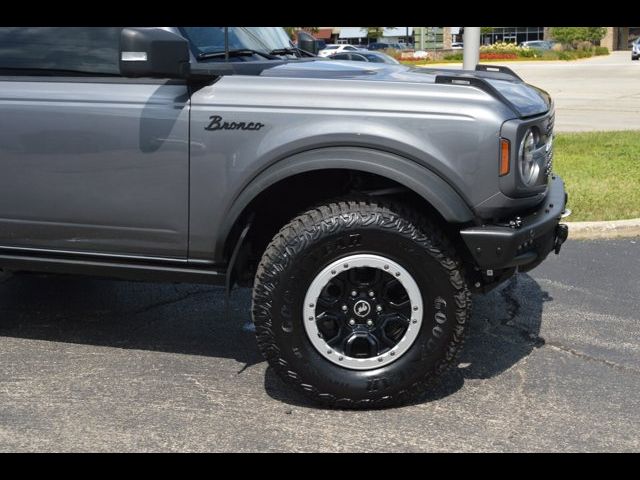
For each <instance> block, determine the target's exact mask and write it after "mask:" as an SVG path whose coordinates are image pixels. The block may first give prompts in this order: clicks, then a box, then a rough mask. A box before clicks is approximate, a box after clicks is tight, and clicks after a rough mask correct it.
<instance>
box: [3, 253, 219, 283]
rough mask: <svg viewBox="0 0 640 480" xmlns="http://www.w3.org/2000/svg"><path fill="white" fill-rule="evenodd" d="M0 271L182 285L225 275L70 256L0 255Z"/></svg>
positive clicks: (212, 280) (208, 271) (210, 281)
mask: <svg viewBox="0 0 640 480" xmlns="http://www.w3.org/2000/svg"><path fill="white" fill-rule="evenodd" d="M0 269H2V270H9V271H14V272H19V271H29V272H43V273H64V274H79V275H96V276H101V277H113V278H120V279H126V280H142V281H150V282H184V283H206V284H213V285H224V282H225V278H226V275H225V272H224V271H221V270H213V269H210V268H209V269H197V268H187V267H178V266H175V265H167V264H165V265H162V264H150V263H128V262H123V261H115V260H114V261H108V260H88V259H79V258H72V257H68V258H65V257H56V256H44V255H42V256H36V255H18V254H10V253H0Z"/></svg>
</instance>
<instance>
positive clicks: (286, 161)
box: [216, 147, 474, 258]
mask: <svg viewBox="0 0 640 480" xmlns="http://www.w3.org/2000/svg"><path fill="white" fill-rule="evenodd" d="M327 169H344V170H356V171H361V172H366V173H372V174H376V175H379V176H381V177H385V178H388V179H390V180H394V181H396V182H398V183H400V184H401V185H404V186H405V187H407V188H408V189H410V190H412V191H414V192H415V193H417V194H418V195H420V196H421V197H422V198H424V199H425V200H426V201H427V202H428V203H429V204H431V205H432V206H433V207H434V208H435V209H436V210H437V211H438V212H439V213H440V215H442V217H443V218H444V219H445V220H446V221H447V222H450V223H468V222H471V221H472V220H473V218H474V215H473V212H472V211H471V209H470V208H469V206H468V205H467V203H466V202H465V201H464V200H463V198H462V197H461V196H460V194H458V193H457V192H456V191H455V189H454V188H453V187H452V186H451V185H450V184H449V183H447V182H446V181H445V180H444V179H443V178H442V177H440V176H439V175H438V174H436V173H435V172H433V171H432V170H429V169H428V168H426V167H424V166H422V165H420V164H419V163H417V162H415V161H413V160H410V159H407V158H405V157H402V156H400V155H397V154H394V153H390V152H385V151H381V150H375V149H371V148H365V147H325V148H318V149H313V150H307V151H304V152H301V153H296V154H294V155H291V156H289V157H285V158H283V159H282V160H279V161H277V162H275V163H274V164H272V165H270V166H269V167H267V168H266V169H265V170H263V171H262V172H260V173H259V174H258V175H257V176H255V177H254V178H253V179H252V180H251V181H250V182H249V183H248V184H247V185H246V186H245V187H244V189H243V190H242V191H241V192H240V193H239V194H238V195H237V196H236V198H235V199H234V201H233V202H232V204H231V207H230V208H229V209H228V211H227V213H226V215H225V217H224V218H225V220H224V223H223V224H222V225H221V226H220V229H219V238H218V241H217V242H216V258H222V256H223V255H224V249H225V245H226V242H227V240H228V236H229V234H230V233H231V230H232V228H233V226H234V225H235V224H236V222H237V220H238V219H239V218H240V215H242V213H243V212H244V210H245V208H246V207H247V206H248V205H249V204H250V203H251V201H252V200H253V199H255V198H256V197H257V196H258V195H259V194H260V193H262V192H263V191H264V190H266V189H267V188H269V187H270V186H272V185H274V184H276V183H278V182H280V181H282V180H284V179H286V178H288V177H291V176H294V175H298V174H300V173H306V172H311V171H314V170H327Z"/></svg>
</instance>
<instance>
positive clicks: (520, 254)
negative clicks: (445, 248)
mask: <svg viewBox="0 0 640 480" xmlns="http://www.w3.org/2000/svg"><path fill="white" fill-rule="evenodd" d="M566 203H567V193H566V192H565V190H564V182H563V181H562V179H561V178H560V177H558V176H557V175H554V176H552V178H551V181H550V183H549V193H548V194H547V196H546V198H545V200H544V202H543V203H542V205H541V206H540V207H539V208H538V209H537V210H536V211H534V212H532V213H530V214H529V215H527V216H524V217H522V218H516V219H514V220H513V221H512V222H511V226H509V225H483V226H481V227H472V228H467V229H464V230H461V231H460V234H461V235H462V239H463V240H464V242H465V243H466V245H467V247H468V248H469V251H470V252H471V255H472V257H473V259H474V260H475V263H476V265H477V267H478V268H479V269H480V270H482V271H485V272H486V271H493V270H502V269H509V268H513V267H518V268H519V269H520V270H521V271H526V270H530V269H531V268H533V267H535V266H536V265H538V264H539V263H540V262H542V261H543V260H544V259H545V258H546V257H547V255H549V253H550V252H551V251H554V250H555V252H556V253H559V252H560V247H561V246H562V244H563V243H564V241H565V240H566V239H567V236H568V230H569V229H568V227H567V226H566V225H564V224H561V223H560V219H561V218H562V214H563V213H564V211H565V206H566ZM491 274H492V273H491Z"/></svg>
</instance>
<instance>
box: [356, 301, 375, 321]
mask: <svg viewBox="0 0 640 480" xmlns="http://www.w3.org/2000/svg"><path fill="white" fill-rule="evenodd" d="M353 313H355V314H356V315H357V316H358V317H360V318H364V317H366V316H367V315H369V314H370V313H371V305H370V304H369V302H367V301H366V300H358V301H357V302H356V303H355V305H354V306H353Z"/></svg>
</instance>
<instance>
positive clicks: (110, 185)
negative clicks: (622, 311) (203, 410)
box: [0, 27, 567, 408]
mask: <svg viewBox="0 0 640 480" xmlns="http://www.w3.org/2000/svg"><path fill="white" fill-rule="evenodd" d="M43 45H46V48H43ZM316 47H317V45H316ZM311 50H317V48H315V47H312V48H311ZM307 51H309V48H304V49H303V50H301V49H298V48H296V47H295V46H294V45H293V44H292V43H291V41H290V39H289V38H288V37H287V35H286V34H285V32H284V30H283V29H281V28H279V27H158V28H132V27H131V28H121V27H117V28H116V27H90V28H80V27H72V28H69V27H33V28H30V27H20V28H11V27H2V28H0V70H1V73H2V76H0V172H2V173H1V175H0V270H6V271H12V272H24V271H36V272H48V273H66V274H83V275H86V274H89V275H104V276H113V277H118V278H128V279H136V280H152V281H166V282H192V283H196V282H198V283H209V284H214V285H220V286H222V287H224V288H225V289H226V291H227V293H228V292H229V291H230V290H231V289H232V288H233V287H234V286H235V285H244V286H249V287H251V288H252V289H253V290H252V291H253V295H252V304H251V314H252V318H253V322H254V324H255V330H256V337H257V344H258V347H259V349H260V351H261V352H262V353H263V355H264V356H265V358H266V359H267V360H268V361H269V364H270V365H271V366H272V368H273V370H274V371H275V372H277V373H278V374H279V375H280V376H281V377H282V378H283V379H284V380H285V381H286V382H288V383H289V384H290V385H292V386H293V387H294V388H296V389H298V390H299V391H300V392H302V393H304V394H305V395H307V396H309V397H310V398H312V399H313V400H314V401H316V402H318V403H319V404H322V405H325V406H332V407H350V408H369V407H379V406H386V405H397V404H402V403H406V402H408V401H412V400H415V399H419V398H421V395H422V394H423V393H424V392H425V391H427V390H428V389H429V388H431V386H432V384H433V383H432V380H433V379H434V378H436V377H437V376H439V375H440V374H442V373H443V372H444V371H445V369H446V368H447V367H449V366H451V365H453V364H454V363H455V358H456V354H457V353H458V351H459V350H460V348H461V346H462V343H463V339H464V337H465V331H466V330H467V326H468V324H469V320H470V314H471V302H472V297H471V294H472V293H485V292H487V291H489V290H491V289H492V288H495V287H496V286H498V285H500V284H501V283H502V282H504V281H505V280H506V279H508V278H509V277H511V276H512V275H513V274H514V273H515V272H516V271H521V272H526V271H528V270H531V269H532V268H535V267H536V266H537V265H539V264H540V263H541V262H542V261H544V259H545V258H546V257H547V256H548V255H549V254H550V252H555V253H558V252H559V251H560V247H561V246H562V244H563V242H564V241H565V240H566V238H567V227H566V226H565V225H563V224H561V223H560V219H561V217H562V216H563V213H564V210H565V204H566V201H567V194H566V193H565V189H564V184H563V182H562V180H561V178H560V177H558V176H556V175H555V174H554V173H553V171H552V158H553V126H554V104H553V102H552V100H551V98H550V97H549V95H548V94H547V93H545V92H544V91H542V90H540V89H538V88H536V87H533V86H531V85H528V84H527V83H525V82H524V81H523V80H522V79H520V78H519V77H518V76H517V75H515V74H514V73H513V72H512V71H510V70H509V69H508V68H504V67H497V66H491V67H487V66H482V65H479V66H478V67H477V69H476V71H461V70H447V69H441V68H439V69H427V68H411V67H408V66H404V65H388V64H384V63H374V62H339V61H327V60H326V59H321V58H319V57H316V56H313V54H312V53H305V52H307ZM181 321H184V322H188V321H189V318H188V314H185V316H184V318H182V319H181ZM229 342H230V343H229V348H233V342H234V340H233V339H229ZM215 373H216V372H212V375H215Z"/></svg>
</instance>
